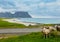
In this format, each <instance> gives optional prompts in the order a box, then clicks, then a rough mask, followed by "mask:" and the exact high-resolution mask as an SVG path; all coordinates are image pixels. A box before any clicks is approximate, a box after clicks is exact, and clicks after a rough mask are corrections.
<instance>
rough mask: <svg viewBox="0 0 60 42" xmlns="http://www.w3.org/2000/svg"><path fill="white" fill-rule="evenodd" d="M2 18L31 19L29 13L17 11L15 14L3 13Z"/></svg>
mask: <svg viewBox="0 0 60 42" xmlns="http://www.w3.org/2000/svg"><path fill="white" fill-rule="evenodd" d="M0 18H31V16H30V15H29V14H28V12H23V11H17V12H15V13H11V12H1V13H0Z"/></svg>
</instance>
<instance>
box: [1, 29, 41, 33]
mask: <svg viewBox="0 0 60 42" xmlns="http://www.w3.org/2000/svg"><path fill="white" fill-rule="evenodd" d="M40 31H41V28H23V29H0V34H1V33H8V34H9V33H27V32H30V33H31V32H40Z"/></svg>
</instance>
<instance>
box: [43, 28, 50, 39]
mask: <svg viewBox="0 0 60 42" xmlns="http://www.w3.org/2000/svg"><path fill="white" fill-rule="evenodd" d="M42 32H43V35H44V37H45V38H47V37H48V38H49V35H50V32H51V31H50V29H49V27H47V28H46V27H44V28H43V29H42Z"/></svg>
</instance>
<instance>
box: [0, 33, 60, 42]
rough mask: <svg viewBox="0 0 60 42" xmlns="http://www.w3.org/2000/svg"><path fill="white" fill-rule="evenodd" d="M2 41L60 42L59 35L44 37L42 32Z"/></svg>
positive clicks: (0, 41)
mask: <svg viewBox="0 0 60 42" xmlns="http://www.w3.org/2000/svg"><path fill="white" fill-rule="evenodd" d="M0 42H60V36H59V37H52V36H51V37H50V38H47V39H45V38H42V35H41V33H31V34H28V35H24V36H19V37H15V38H8V39H1V40H0Z"/></svg>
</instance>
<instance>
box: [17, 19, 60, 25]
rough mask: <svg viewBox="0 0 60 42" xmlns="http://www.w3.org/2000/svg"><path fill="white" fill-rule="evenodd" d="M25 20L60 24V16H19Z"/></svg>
mask: <svg viewBox="0 0 60 42" xmlns="http://www.w3.org/2000/svg"><path fill="white" fill-rule="evenodd" d="M18 20H20V21H23V22H35V23H45V24H60V18H18Z"/></svg>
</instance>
